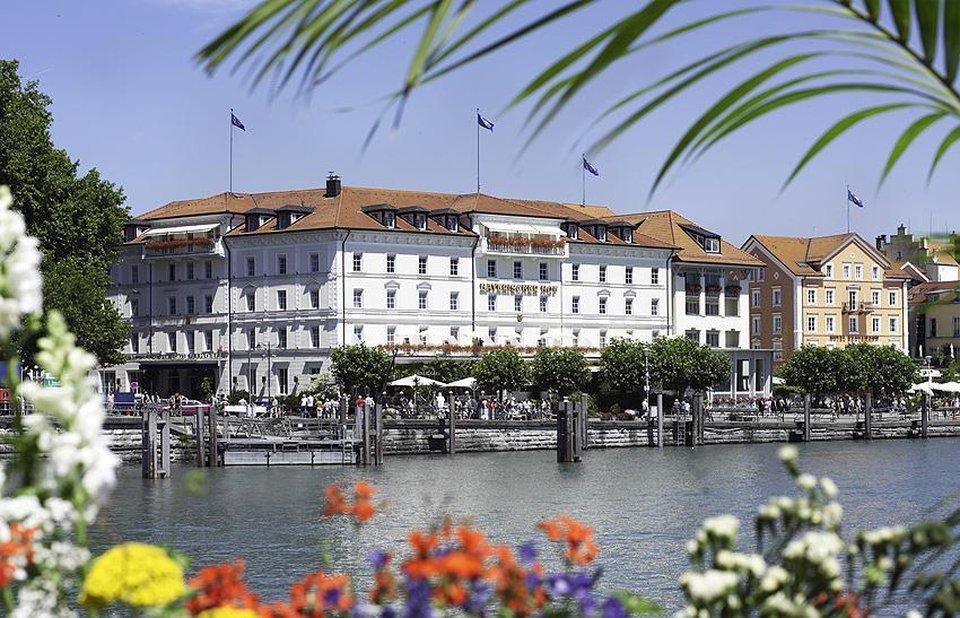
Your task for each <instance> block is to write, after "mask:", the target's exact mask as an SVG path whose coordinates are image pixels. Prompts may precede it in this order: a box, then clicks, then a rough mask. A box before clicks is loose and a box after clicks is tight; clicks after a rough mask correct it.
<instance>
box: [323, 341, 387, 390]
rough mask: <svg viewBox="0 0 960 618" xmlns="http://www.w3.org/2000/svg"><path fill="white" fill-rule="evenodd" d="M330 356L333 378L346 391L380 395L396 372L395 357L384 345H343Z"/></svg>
mask: <svg viewBox="0 0 960 618" xmlns="http://www.w3.org/2000/svg"><path fill="white" fill-rule="evenodd" d="M330 358H331V361H332V368H331V373H332V374H333V379H334V380H336V382H337V385H338V386H339V387H340V390H341V392H344V393H354V392H355V393H357V394H359V395H367V394H375V395H379V394H380V393H381V392H383V390H384V389H385V388H386V386H387V382H389V381H390V379H391V378H392V376H393V359H391V358H390V355H389V354H387V352H386V351H384V350H383V349H382V348H368V347H367V346H365V345H363V344H362V343H361V344H360V345H348V346H342V347H339V348H337V349H335V350H334V351H333V352H332V353H331V355H330Z"/></svg>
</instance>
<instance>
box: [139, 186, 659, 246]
mask: <svg viewBox="0 0 960 618" xmlns="http://www.w3.org/2000/svg"><path fill="white" fill-rule="evenodd" d="M376 204H390V205H391V206H394V207H396V208H404V207H407V206H422V207H424V208H426V209H427V210H430V211H434V210H440V209H445V208H449V209H453V210H456V211H458V212H461V213H464V214H467V213H486V214H502V215H519V216H527V217H542V218H550V219H561V220H567V219H572V220H576V221H584V220H588V219H596V218H598V216H600V217H611V216H613V211H611V210H610V209H609V208H607V207H606V206H598V205H593V204H588V205H584V206H581V205H574V204H566V203H561V202H550V201H546V200H524V199H516V198H500V197H496V196H492V195H487V194H485V193H465V194H457V193H437V192H431V191H412V190H402V189H380V188H370V187H352V186H344V187H342V189H341V192H340V194H339V195H337V196H335V197H327V195H326V189H325V188H318V189H299V190H291V191H270V192H264V193H218V194H217V195H211V196H208V197H203V198H199V199H193V200H178V201H175V202H170V203H169V204H166V205H164V206H161V207H159V208H156V209H153V210H150V211H148V212H146V213H143V214H142V215H140V216H139V217H137V219H138V220H141V221H143V222H144V223H147V224H149V223H151V222H153V221H157V220H162V219H170V218H180V217H191V216H201V215H216V214H243V213H245V212H247V211H250V210H252V209H254V208H266V209H271V210H272V209H276V208H279V207H281V206H286V205H300V206H306V207H308V208H312V209H313V212H311V213H310V214H307V215H305V216H303V217H302V218H300V219H299V220H297V221H296V222H294V223H292V224H290V225H289V226H288V227H286V228H284V229H283V230H282V231H283V232H287V231H291V232H294V231H306V230H318V229H361V230H362V229H369V230H382V229H383V227H382V226H381V225H380V223H379V222H377V221H376V220H375V219H374V218H373V217H371V216H369V215H367V214H366V213H364V212H363V208H364V207H365V206H372V205H376ZM395 230H396V231H401V232H420V230H417V229H416V228H414V227H413V226H411V225H410V224H408V223H407V222H406V221H404V220H403V219H402V218H401V217H397V219H396V228H395ZM427 231H428V232H433V233H438V234H454V235H464V236H476V234H475V233H474V232H472V231H471V230H468V229H463V228H461V229H460V230H459V231H457V232H451V231H450V230H448V229H447V228H445V227H443V226H442V225H439V224H438V223H436V222H435V221H433V220H432V219H429V218H428V222H427ZM271 232H278V230H277V228H276V221H275V220H272V221H269V222H268V223H266V224H264V225H263V226H261V227H259V228H257V230H256V231H254V232H244V231H243V226H238V227H236V228H234V229H233V230H231V231H230V232H229V235H232V236H239V235H246V234H267V233H271ZM133 242H137V240H135V241H133ZM572 242H584V243H598V242H599V241H597V239H595V238H594V237H593V236H591V235H590V234H588V233H586V232H585V231H582V232H581V237H580V239H579V240H578V241H572ZM607 244H626V243H623V241H621V240H620V239H618V238H616V237H615V236H613V235H608V239H607ZM633 244H634V245H637V246H643V247H656V248H665V249H672V248H674V245H673V244H672V243H670V242H669V241H666V240H665V239H662V238H657V237H651V236H650V235H647V234H643V233H635V234H634V242H633Z"/></svg>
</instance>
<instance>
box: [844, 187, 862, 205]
mask: <svg viewBox="0 0 960 618" xmlns="http://www.w3.org/2000/svg"><path fill="white" fill-rule="evenodd" d="M847 201H848V202H853V203H854V204H856V205H857V206H859V207H860V208H863V200H861V199H860V198H859V197H857V196H856V195H854V193H853V191H851V190H850V189H849V188H847Z"/></svg>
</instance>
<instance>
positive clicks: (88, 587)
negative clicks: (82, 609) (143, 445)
mask: <svg viewBox="0 0 960 618" xmlns="http://www.w3.org/2000/svg"><path fill="white" fill-rule="evenodd" d="M186 592H187V587H186V585H185V584H184V583H183V568H182V567H181V566H180V565H179V564H178V563H177V562H176V561H175V560H173V559H172V558H171V557H170V555H169V554H168V553H167V552H166V551H164V550H163V549H161V548H159V547H155V546H153V545H147V544H146V543H125V544H123V545H118V546H116V547H114V548H112V549H110V550H109V551H107V552H106V553H105V554H103V555H101V556H100V557H99V558H97V559H96V560H94V561H93V565H92V566H91V568H90V571H89V572H88V573H87V576H86V578H85V579H84V581H83V588H82V589H81V590H80V599H79V600H80V603H81V604H82V605H84V606H86V607H104V606H106V605H109V604H111V603H113V602H114V601H120V602H122V603H125V604H126V605H129V606H133V607H157V606H160V605H166V604H167V603H171V602H173V601H176V600H177V599H179V598H180V597H182V596H183V595H184V594H186Z"/></svg>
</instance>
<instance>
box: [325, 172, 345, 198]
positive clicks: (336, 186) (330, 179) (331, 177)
mask: <svg viewBox="0 0 960 618" xmlns="http://www.w3.org/2000/svg"><path fill="white" fill-rule="evenodd" d="M341 188H342V187H341V186H340V177H339V176H337V175H336V174H334V173H333V172H330V173H329V174H327V193H326V195H325V197H337V196H338V195H340V189H341Z"/></svg>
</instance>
